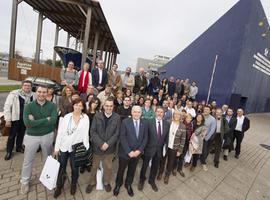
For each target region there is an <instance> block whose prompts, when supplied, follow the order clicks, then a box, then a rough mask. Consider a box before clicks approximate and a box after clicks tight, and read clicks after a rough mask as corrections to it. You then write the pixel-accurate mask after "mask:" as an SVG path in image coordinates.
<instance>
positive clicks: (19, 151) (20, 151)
mask: <svg viewBox="0 0 270 200" xmlns="http://www.w3.org/2000/svg"><path fill="white" fill-rule="evenodd" d="M16 152H18V153H24V149H23V148H21V149H16Z"/></svg>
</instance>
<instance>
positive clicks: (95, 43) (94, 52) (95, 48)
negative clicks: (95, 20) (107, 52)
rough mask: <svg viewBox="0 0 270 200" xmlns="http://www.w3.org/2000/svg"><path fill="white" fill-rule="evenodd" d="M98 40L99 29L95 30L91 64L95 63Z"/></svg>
mask: <svg viewBox="0 0 270 200" xmlns="http://www.w3.org/2000/svg"><path fill="white" fill-rule="evenodd" d="M98 40H99V30H97V31H96V33H95V41H94V48H93V66H95V65H96V59H97V47H98Z"/></svg>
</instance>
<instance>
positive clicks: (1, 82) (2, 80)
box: [0, 77, 21, 85]
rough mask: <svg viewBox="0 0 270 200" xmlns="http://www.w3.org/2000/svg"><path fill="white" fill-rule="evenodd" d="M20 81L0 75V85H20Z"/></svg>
mask: <svg viewBox="0 0 270 200" xmlns="http://www.w3.org/2000/svg"><path fill="white" fill-rule="evenodd" d="M20 84H21V81H14V80H9V79H8V78H7V77H0V85H20Z"/></svg>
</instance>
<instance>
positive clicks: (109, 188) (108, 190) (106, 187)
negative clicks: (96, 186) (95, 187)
mask: <svg viewBox="0 0 270 200" xmlns="http://www.w3.org/2000/svg"><path fill="white" fill-rule="evenodd" d="M104 188H105V191H106V192H111V191H112V187H111V185H110V184H107V185H104Z"/></svg>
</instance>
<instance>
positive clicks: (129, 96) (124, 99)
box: [123, 96, 131, 100]
mask: <svg viewBox="0 0 270 200" xmlns="http://www.w3.org/2000/svg"><path fill="white" fill-rule="evenodd" d="M126 98H128V99H129V100H131V98H130V96H124V98H123V100H125V99H126Z"/></svg>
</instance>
